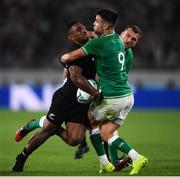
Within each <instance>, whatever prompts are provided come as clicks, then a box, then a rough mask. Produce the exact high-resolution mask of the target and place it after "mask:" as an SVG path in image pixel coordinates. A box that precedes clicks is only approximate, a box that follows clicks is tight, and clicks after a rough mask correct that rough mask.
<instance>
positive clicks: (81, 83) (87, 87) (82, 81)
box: [73, 76, 99, 96]
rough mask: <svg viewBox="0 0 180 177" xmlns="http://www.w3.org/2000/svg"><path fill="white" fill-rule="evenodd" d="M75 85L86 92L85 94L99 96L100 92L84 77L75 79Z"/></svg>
mask: <svg viewBox="0 0 180 177" xmlns="http://www.w3.org/2000/svg"><path fill="white" fill-rule="evenodd" d="M73 83H74V85H76V86H77V87H78V88H80V89H82V90H84V91H85V92H87V93H89V94H90V95H92V96H96V95H97V94H99V91H98V90H97V89H95V88H94V87H92V86H91V84H90V83H89V82H88V80H87V79H86V78H85V77H84V76H78V77H74V78H73Z"/></svg>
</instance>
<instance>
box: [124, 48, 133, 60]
mask: <svg viewBox="0 0 180 177" xmlns="http://www.w3.org/2000/svg"><path fill="white" fill-rule="evenodd" d="M125 52H126V56H129V57H130V58H132V57H133V51H132V49H131V48H127V49H125Z"/></svg>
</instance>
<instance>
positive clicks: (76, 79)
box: [69, 65, 100, 99]
mask: <svg viewBox="0 0 180 177" xmlns="http://www.w3.org/2000/svg"><path fill="white" fill-rule="evenodd" d="M69 73H70V77H71V80H72V81H73V83H74V85H76V86H77V87H78V88H80V89H82V90H84V91H85V92H88V93H89V94H90V95H92V96H93V97H94V98H95V99H96V98H97V97H99V95H100V93H99V91H98V90H97V89H95V88H94V87H92V86H91V84H90V83H89V82H88V80H87V79H86V78H85V77H84V76H83V75H82V69H81V68H80V67H78V66H76V65H72V66H70V67H69Z"/></svg>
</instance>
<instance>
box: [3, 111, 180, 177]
mask: <svg viewBox="0 0 180 177" xmlns="http://www.w3.org/2000/svg"><path fill="white" fill-rule="evenodd" d="M42 115H43V113H30V112H11V111H7V110H1V111H0V176H21V175H22V176H98V173H97V171H98V169H99V162H98V158H97V156H96V154H95V151H94V149H93V148H92V146H91V143H90V141H89V138H87V139H88V141H89V146H90V151H89V152H88V153H87V154H86V155H85V156H84V158H83V159H81V160H75V159H74V152H75V150H76V147H70V146H68V145H66V144H65V143H63V141H62V140H61V139H59V138H58V137H55V136H54V137H52V138H50V139H49V140H48V141H47V142H46V143H45V144H43V145H42V146H41V147H40V148H39V149H37V150H36V151H35V152H34V153H33V154H32V155H31V156H30V157H29V159H28V160H27V162H26V164H25V168H24V172H22V173H14V172H11V168H12V165H13V163H14V160H15V157H16V155H17V154H18V153H19V152H20V151H21V150H22V148H23V147H24V146H25V144H26V142H27V141H28V139H29V138H30V136H31V135H32V133H31V134H30V135H28V136H27V137H25V138H24V139H23V140H22V141H21V142H19V143H17V142H15V141H14V135H15V132H16V130H17V128H19V127H20V126H21V125H23V124H24V123H26V122H27V121H28V120H29V118H32V117H35V118H38V117H40V116H42ZM179 127H180V111H179V112H178V111H174V112H173V111H156V112H153V111H136V112H131V113H130V114H129V116H128V117H127V120H126V121H125V123H124V125H123V127H121V128H120V131H119V135H120V136H122V137H123V138H124V139H125V140H126V141H127V142H129V144H131V145H132V147H134V148H135V149H136V150H137V151H138V152H140V153H142V154H143V155H145V156H146V157H147V158H148V159H149V166H148V167H147V168H145V169H144V170H143V172H142V175H143V176H180V128H179ZM36 131H37V130H36ZM34 132H35V131H34ZM87 135H88V133H87ZM129 171H130V168H126V169H124V170H123V171H121V172H112V173H108V174H103V176H107V175H108V176H127V175H128V174H129Z"/></svg>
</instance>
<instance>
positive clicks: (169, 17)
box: [0, 0, 180, 176]
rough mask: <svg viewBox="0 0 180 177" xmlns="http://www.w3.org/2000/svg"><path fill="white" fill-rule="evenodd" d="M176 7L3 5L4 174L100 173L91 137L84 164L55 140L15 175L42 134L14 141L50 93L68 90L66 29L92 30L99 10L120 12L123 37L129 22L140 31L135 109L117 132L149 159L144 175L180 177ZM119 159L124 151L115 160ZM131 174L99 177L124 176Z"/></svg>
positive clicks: (0, 104)
mask: <svg viewBox="0 0 180 177" xmlns="http://www.w3.org/2000/svg"><path fill="white" fill-rule="evenodd" d="M179 7H180V3H179V1H178V0H172V1H168V2H164V1H162V0H157V1H152V0H147V1H143V0H137V1H130V0H122V1H115V0H112V1H108V0H93V1H90V0H89V1H80V0H74V1H72V0H69V1H64V0H53V1H51V0H40V1H33V0H26V1H24V0H20V1H17V0H8V1H6V0H2V2H1V5H0V14H1V15H0V22H1V28H0V59H1V62H0V176H98V175H99V174H98V171H99V169H100V162H99V159H98V156H97V155H96V152H95V150H94V148H93V145H92V144H91V141H90V138H89V136H90V135H89V131H87V132H86V139H87V143H88V146H89V151H88V152H87V153H85V154H84V156H83V158H81V159H75V158H74V156H75V152H76V150H77V147H78V146H69V145H67V144H65V143H64V142H63V141H62V140H61V138H60V137H57V136H52V137H51V138H49V139H48V140H47V141H46V142H45V143H44V144H43V145H42V146H40V147H39V148H38V149H37V150H36V151H35V152H33V153H32V154H31V155H30V156H29V158H28V160H27V162H26V163H25V165H24V170H23V172H13V171H12V167H13V164H14V162H15V159H16V156H17V155H18V154H19V153H20V152H21V151H22V149H23V148H24V147H25V145H26V143H27V142H28V140H29V139H30V138H31V137H32V136H33V135H34V134H35V133H36V132H39V131H40V130H41V129H40V128H36V129H35V130H33V131H32V132H30V133H28V134H27V136H25V137H23V139H22V140H21V141H20V142H16V141H15V135H16V131H17V130H18V129H19V128H20V127H22V125H24V124H26V123H27V122H28V121H29V120H31V119H32V118H35V119H39V118H41V117H42V116H43V115H46V114H47V112H48V110H49V107H50V105H51V99H52V96H53V93H54V92H55V91H56V89H58V88H59V87H61V86H62V85H63V79H64V78H63V70H64V66H63V65H61V64H60V63H59V57H60V56H62V54H64V53H67V52H69V51H70V48H71V45H70V44H69V41H68V39H67V30H68V28H67V26H68V23H69V22H71V21H73V20H77V21H80V22H81V23H82V24H83V25H85V27H86V28H87V29H88V30H93V22H94V18H95V11H96V10H97V9H99V8H111V9H114V10H116V11H117V12H118V15H119V20H118V23H117V26H116V28H115V30H116V32H117V33H118V34H121V32H122V31H123V30H124V28H125V27H126V26H128V25H132V24H133V25H137V26H138V27H140V29H141V31H142V37H141V38H140V39H139V41H138V44H137V45H136V46H135V47H133V49H132V51H133V66H132V70H131V71H130V73H129V83H130V85H131V87H132V88H133V94H134V100H135V103H134V107H133V109H132V110H131V112H130V113H129V114H128V116H127V118H126V120H125V122H124V124H123V126H122V127H121V128H119V129H118V134H119V136H120V137H123V139H125V140H126V141H127V142H128V143H129V144H130V145H132V147H133V148H135V149H136V150H137V152H139V153H142V154H143V155H145V156H146V157H147V158H148V160H149V164H148V166H147V167H146V168H144V169H143V171H142V173H141V174H140V175H143V176H180V168H179V167H180V153H179V147H180V141H179V139H180V130H179V125H180V101H179V100H180V64H179V62H178V61H179V58H180V49H179V42H180V32H179V31H180V30H179V28H180V26H179V15H180V14H179V13H180V12H179ZM59 109H61V108H59ZM62 109H64V108H62ZM70 111H71V110H70ZM63 127H65V124H64V123H63ZM122 155H123V153H121V152H120V151H119V152H118V156H119V157H120V156H122ZM131 168H132V167H131V166H129V167H126V168H124V169H122V170H121V171H115V172H114V171H113V172H110V173H104V174H100V175H103V176H127V175H129V172H130V171H131Z"/></svg>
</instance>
